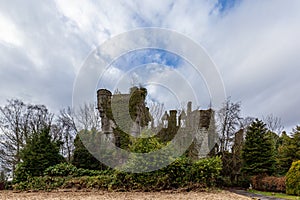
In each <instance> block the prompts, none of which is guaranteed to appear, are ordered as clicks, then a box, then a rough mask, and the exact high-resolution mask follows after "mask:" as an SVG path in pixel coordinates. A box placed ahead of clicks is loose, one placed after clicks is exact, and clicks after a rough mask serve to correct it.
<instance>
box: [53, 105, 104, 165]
mask: <svg viewBox="0 0 300 200" xmlns="http://www.w3.org/2000/svg"><path fill="white" fill-rule="evenodd" d="M56 128H58V129H59V130H58V133H59V138H60V140H61V141H62V142H63V145H62V147H61V153H62V155H63V156H64V157H66V159H67V161H71V157H72V154H73V151H74V148H75V147H74V139H75V137H76V135H77V133H78V132H79V131H81V130H93V129H95V130H100V128H101V118H100V114H99V112H98V111H97V110H96V107H95V105H94V104H93V103H89V104H84V105H83V106H81V107H79V108H77V109H72V108H70V107H68V108H66V109H62V110H61V111H60V113H59V115H58V119H57V127H56Z"/></svg>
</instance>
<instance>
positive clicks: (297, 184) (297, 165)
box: [286, 160, 300, 195]
mask: <svg viewBox="0 0 300 200" xmlns="http://www.w3.org/2000/svg"><path fill="white" fill-rule="evenodd" d="M286 193H287V194H291V195H300V160H298V161H295V162H293V163H292V166H291V168H290V169H289V171H288V173H287V174H286Z"/></svg>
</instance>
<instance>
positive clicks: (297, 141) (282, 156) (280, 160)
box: [277, 126, 300, 175]
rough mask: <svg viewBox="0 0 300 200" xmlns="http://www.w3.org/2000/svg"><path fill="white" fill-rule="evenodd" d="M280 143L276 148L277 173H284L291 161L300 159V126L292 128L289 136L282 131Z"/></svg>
mask: <svg viewBox="0 0 300 200" xmlns="http://www.w3.org/2000/svg"><path fill="white" fill-rule="evenodd" d="M280 139H281V141H282V144H281V145H280V146H279V148H278V157H277V165H278V170H277V171H278V174H280V175H285V174H286V173H287V172H288V170H289V168H290V167H291V164H292V162H294V161H297V160H300V126H297V127H296V128H295V129H293V132H292V134H291V137H289V136H288V135H287V134H285V133H283V134H282V136H281V138H280Z"/></svg>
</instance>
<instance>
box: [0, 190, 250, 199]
mask: <svg viewBox="0 0 300 200" xmlns="http://www.w3.org/2000/svg"><path fill="white" fill-rule="evenodd" d="M0 199H1V200H19V199H20V200H21V199H22V200H40V199H45V200H49V199H53V200H78V199H84V200H92V199H93V200H94V199H101V200H102V199H117V200H129V199H130V200H133V199H145V200H152V199H160V200H173V199H175V200H177V199H182V200H186V199H193V200H197V199H212V200H217V199H220V200H226V199H228V200H229V199H235V200H237V199H241V200H249V199H251V198H248V197H244V196H241V195H237V194H234V193H231V192H228V191H212V192H177V191H165V192H104V191H86V192H84V191H52V192H20V193H16V192H13V191H0Z"/></svg>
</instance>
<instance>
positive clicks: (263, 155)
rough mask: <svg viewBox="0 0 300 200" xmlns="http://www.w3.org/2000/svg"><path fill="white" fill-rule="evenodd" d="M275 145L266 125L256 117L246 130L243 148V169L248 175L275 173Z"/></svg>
mask: <svg viewBox="0 0 300 200" xmlns="http://www.w3.org/2000/svg"><path fill="white" fill-rule="evenodd" d="M274 154H275V147H274V142H273V141H272V138H271V137H270V134H268V131H267V128H266V125H265V124H264V123H263V122H262V121H261V120H258V119H256V120H255V121H254V122H252V124H251V125H250V126H249V128H248V130H247V132H246V140H245V144H244V146H243V149H242V158H243V166H242V171H243V172H245V173H246V174H247V175H258V174H268V175H271V174H273V173H274V169H275V166H274V164H275V158H274V156H275V155H274Z"/></svg>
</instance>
